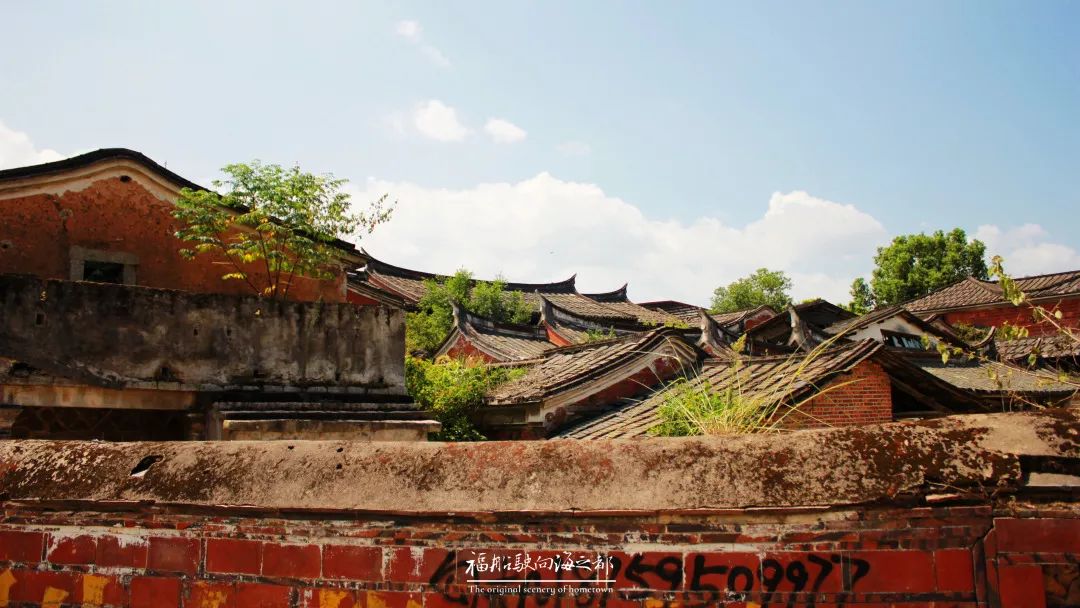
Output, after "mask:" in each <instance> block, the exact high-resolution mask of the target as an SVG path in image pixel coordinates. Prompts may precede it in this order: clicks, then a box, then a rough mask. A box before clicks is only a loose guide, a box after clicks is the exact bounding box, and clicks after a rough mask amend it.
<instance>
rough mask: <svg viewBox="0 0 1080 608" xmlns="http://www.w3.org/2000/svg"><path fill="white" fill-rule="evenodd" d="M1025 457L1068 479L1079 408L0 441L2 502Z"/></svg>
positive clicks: (521, 505)
mask: <svg viewBox="0 0 1080 608" xmlns="http://www.w3.org/2000/svg"><path fill="white" fill-rule="evenodd" d="M1033 462H1034V463H1039V462H1052V463H1054V464H1053V467H1054V469H1055V470H1054V471H1053V472H1060V470H1061V468H1062V467H1063V466H1064V467H1065V468H1066V469H1070V468H1071V470H1072V471H1073V474H1076V470H1075V469H1076V463H1077V462H1080V412H1078V411H1077V410H1054V411H1044V412H1041V413H1010V414H989V415H971V416H955V417H950V418H941V419H937V420H933V421H926V422H917V423H911V422H906V423H891V424H885V425H878V426H873V427H864V428H840V429H826V430H818V431H801V432H797V433H789V434H785V435H758V436H741V437H706V438H681V439H659V438H658V439H647V440H611V441H576V440H559V441H518V442H487V443H462V444H452V443H397V442H348V441H258V442H246V441H235V442H172V443H103V442H79V441H29V440H27V441H13V440H9V441H0V501H10V502H9V504H13V505H14V504H27V503H36V504H43V505H44V504H50V503H54V504H55V503H65V504H79V505H83V506H88V505H99V506H101V507H107V505H113V506H117V505H121V504H127V505H133V504H140V505H161V506H165V505H169V506H170V507H174V508H176V507H179V508H183V507H185V506H186V507H190V508H193V509H196V510H202V509H207V508H209V509H228V508H234V509H241V510H248V509H255V510H259V509H261V510H275V511H288V512H318V513H349V512H354V513H394V514H416V515H423V514H447V513H460V514H471V515H475V514H483V513H493V514H494V513H556V512H577V513H615V512H618V513H631V512H651V513H674V512H688V511H699V512H706V511H720V510H729V509H759V508H790V507H804V508H812V507H825V506H842V505H854V504H865V503H882V502H890V501H895V502H900V501H903V502H911V501H912V500H926V499H927V498H932V497H933V496H935V495H942V494H950V493H952V494H956V495H957V496H965V497H969V498H970V497H980V496H981V497H989V496H992V495H996V494H1000V493H1002V492H1006V493H1007V492H1013V491H1018V490H1020V489H1022V488H1023V487H1024V485H1025V483H1026V481H1027V477H1028V476H1029V474H1030V473H1033V472H1040V471H1033V470H1031V468H1030V467H1031V466H1033V465H1032V464H1031V463H1033ZM1063 463H1064V464H1063ZM1034 466H1036V468H1038V466H1039V465H1038V464H1036V465H1034Z"/></svg>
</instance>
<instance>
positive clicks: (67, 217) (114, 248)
mask: <svg viewBox="0 0 1080 608" xmlns="http://www.w3.org/2000/svg"><path fill="white" fill-rule="evenodd" d="M84 172H86V173H87V175H81V174H77V173H78V172H73V173H72V175H71V178H70V180H69V181H66V182H65V181H62V180H61V181H56V182H54V183H50V184H49V185H48V187H47V188H44V187H43V188H31V187H30V186H26V187H24V188H23V189H22V190H19V189H15V188H14V185H11V184H9V185H8V186H7V187H8V189H12V190H13V191H12V192H8V191H7V190H5V189H3V188H0V273H18V274H33V275H36V276H40V277H43V278H50V279H70V278H72V277H71V261H72V251H73V248H78V247H81V248H84V249H89V250H93V251H99V252H105V253H113V254H123V255H126V256H129V259H131V260H134V261H136V265H135V266H136V267H135V269H134V270H135V282H136V284H137V285H144V286H148V287H161V288H168V289H183V290H186V291H195V292H200V293H231V294H238V295H243V294H249V293H251V289H250V288H249V287H248V286H247V285H246V284H245V283H244V282H243V281H223V280H222V279H221V276H222V275H223V274H225V273H226V272H230V270H225V269H226V268H228V266H225V265H223V262H224V260H223V259H220V258H219V259H215V258H214V257H213V256H204V257H200V258H198V259H197V260H194V261H187V260H184V259H182V258H181V257H180V255H179V253H178V251H179V250H180V249H182V248H184V247H185V244H184V243H183V242H182V241H180V240H179V239H177V238H176V236H175V233H176V230H177V229H178V228H179V225H178V224H177V222H176V220H175V219H174V218H173V217H172V209H173V201H175V200H176V196H177V190H178V189H177V188H173V187H162V186H160V185H158V184H155V183H154V182H153V181H151V180H152V179H153V178H152V176H150V175H148V174H147V172H146V170H145V169H144V168H142V167H140V166H138V165H135V164H133V163H107V162H106V163H101V164H100V167H99V168H97V169H95V170H94V171H90V170H86V171H84ZM125 177H126V178H128V179H127V180H126V181H125V180H124V178H125ZM42 189H45V190H47V191H45V192H41V191H40V190H42ZM246 269H247V270H248V271H250V272H251V273H252V274H253V275H254V276H265V273H263V275H259V270H260V269H259V267H258V266H257V265H250V266H249V267H248V268H246ZM344 285H345V276H344V273H341V274H340V275H339V276H337V277H336V278H334V279H333V280H329V281H319V280H313V279H308V278H304V277H300V278H298V279H296V280H295V281H294V285H293V287H292V288H291V289H290V291H289V297H290V299H295V300H301V301H313V300H317V299H322V300H324V301H329V302H344V301H345V289H344ZM263 286H264V285H262V284H260V285H258V287H260V288H261V287H263Z"/></svg>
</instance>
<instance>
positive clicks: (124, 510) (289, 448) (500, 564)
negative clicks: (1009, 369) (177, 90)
mask: <svg viewBox="0 0 1080 608" xmlns="http://www.w3.org/2000/svg"><path fill="white" fill-rule="evenodd" d="M1078 440H1080V418H1078V416H1077V414H1076V413H1075V412H1073V413H1070V412H1056V413H1052V414H1044V415H1038V416H1036V415H1029V414H1009V415H995V416H970V417H967V418H963V419H944V420H939V421H935V422H933V423H924V424H913V423H902V424H890V425H882V426H880V427H876V428H870V429H833V430H827V431H808V432H802V433H797V434H794V435H788V436H783V437H751V438H739V439H726V440H719V439H704V440H698V439H682V440H680V439H653V440H643V441H626V442H619V441H590V442H573V441H551V442H543V443H541V442H535V443H533V442H527V443H515V444H500V443H488V444H479V445H471V446H467V447H466V446H455V445H450V444H422V445H392V444H378V443H376V444H359V443H344V442H307V443H289V442H274V443H273V444H236V443H229V444H221V443H210V444H206V443H204V444H182V443H181V444H125V445H116V444H90V443H79V442H68V443H60V444H49V443H47V442H30V441H25V442H0V497H3V503H0V504H2V506H3V519H2V520H0V606H3V605H5V602H6V605H8V606H23V605H38V604H41V605H49V606H67V605H80V606H106V605H109V606H113V605H115V606H127V605H132V606H155V607H157V606H200V607H218V608H222V607H227V606H233V607H238V608H242V607H248V606H312V607H320V608H326V607H339V608H341V607H349V606H366V607H371V608H383V607H397V606H400V607H402V608H417V607H424V606H537V607H540V606H550V607H556V606H597V607H602V606H619V607H622V606H635V607H642V608H644V607H647V606H648V607H651V606H657V607H659V606H717V605H723V606H731V607H733V606H739V607H751V606H774V607H776V606H818V607H819V608H820V607H827V606H877V607H885V606H903V607H915V606H924V607H925V606H936V607H943V606H962V607H974V606H1022V607H1025V608H1027V607H1039V606H1075V605H1078V604H1080V569H1078V566H1077V556H1078V554H1080V508H1078V507H1077V503H1076V494H1075V488H1074V486H1073V487H1071V486H1070V484H1074V483H1076V482H1077V481H1080V478H1078V477H1076V474H1077V473H1078V472H1080V471H1077V468H1078V467H1077V463H1078V457H1080V445H1078ZM279 444H280V445H279ZM567 554H569V556H570V557H571V558H572V559H573V561H572V562H570V564H569V566H567V565H566V563H567V562H565V558H566V557H567ZM526 555H528V560H529V562H528V563H530V564H532V565H533V566H534V567H535V566H537V565H538V564H539V568H534V569H531V570H530V569H529V568H527V567H526V566H525V563H526V561H525V560H526V557H525V556H526ZM556 560H558V561H556ZM492 563H495V564H496V565H495V567H494V568H488V567H487V565H488V564H492ZM556 564H559V567H558V569H555V568H556ZM597 566H599V568H598V567H597ZM476 579H484V580H496V581H499V582H496V583H489V584H483V583H477V582H470V581H475V580H476ZM523 579H528V580H530V581H533V582H532V583H531V584H529V585H522V583H521V582H519V581H522V580H523ZM541 581H552V582H541ZM588 581H607V582H588ZM497 588H501V589H503V590H509V591H508V592H504V593H495V592H492V591H491V590H492V589H497ZM541 588H545V589H552V590H553V591H551V592H550V593H549V592H547V591H540V589H541ZM567 588H569V589H571V590H572V591H566V590H565V589H567ZM597 589H599V591H595V590H597ZM485 590H486V591H485Z"/></svg>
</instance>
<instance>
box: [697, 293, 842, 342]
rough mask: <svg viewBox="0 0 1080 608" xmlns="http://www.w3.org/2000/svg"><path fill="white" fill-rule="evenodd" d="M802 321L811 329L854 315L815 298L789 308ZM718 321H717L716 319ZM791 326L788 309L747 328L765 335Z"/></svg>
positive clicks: (753, 333) (752, 334)
mask: <svg viewBox="0 0 1080 608" xmlns="http://www.w3.org/2000/svg"><path fill="white" fill-rule="evenodd" d="M792 308H793V309H794V310H795V313H796V314H797V315H798V316H799V318H801V319H802V320H803V321H804V322H806V323H809V324H810V325H811V326H812V328H813V329H822V328H824V327H827V326H829V325H833V324H834V323H837V322H840V321H843V320H845V319H852V318H854V317H855V315H853V314H852V313H850V312H848V311H847V310H844V309H843V308H840V307H839V306H837V305H835V304H833V303H831V302H828V301H826V300H822V299H817V300H812V301H810V302H804V303H802V304H794V305H792V306H791V307H790V308H789V311H790V309H792ZM714 318H715V317H714ZM718 322H719V321H718ZM790 327H791V316H790V314H789V312H788V311H785V312H781V313H778V314H777V315H775V316H773V317H772V318H770V319H768V320H767V321H763V322H761V323H758V324H757V325H755V326H754V327H752V328H750V329H749V330H748V333H749V334H751V336H757V335H766V334H769V333H772V332H775V331H779V330H781V329H782V328H790Z"/></svg>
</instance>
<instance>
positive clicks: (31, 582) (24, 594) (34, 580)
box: [9, 570, 79, 606]
mask: <svg viewBox="0 0 1080 608" xmlns="http://www.w3.org/2000/svg"><path fill="white" fill-rule="evenodd" d="M12 574H13V575H14V576H15V583H14V584H13V585H12V586H11V589H10V590H9V599H10V600H12V601H16V602H33V603H34V605H35V606H36V605H38V604H40V603H41V600H42V599H44V598H45V591H46V589H48V588H49V587H52V588H53V589H59V590H61V591H64V592H65V593H67V594H68V595H67V598H66V599H67V600H70V598H71V596H72V595H73V594H74V593H75V586H76V584H77V583H78V579H79V577H78V575H76V574H74V573H71V572H48V571H46V572H39V571H37V570H15V571H13V572H12Z"/></svg>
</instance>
